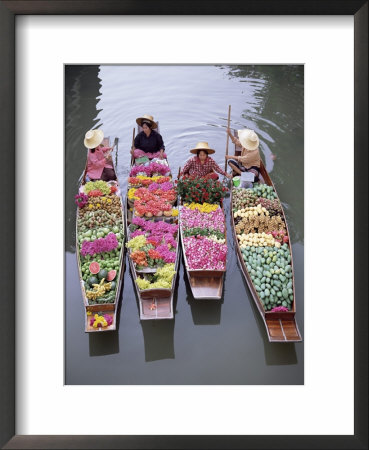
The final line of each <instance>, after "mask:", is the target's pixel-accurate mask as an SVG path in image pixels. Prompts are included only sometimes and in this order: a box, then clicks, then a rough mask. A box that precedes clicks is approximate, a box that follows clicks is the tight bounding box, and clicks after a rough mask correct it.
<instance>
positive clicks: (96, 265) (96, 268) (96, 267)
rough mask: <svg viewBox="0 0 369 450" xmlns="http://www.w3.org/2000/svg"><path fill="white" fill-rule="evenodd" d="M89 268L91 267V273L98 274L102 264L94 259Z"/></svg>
mask: <svg viewBox="0 0 369 450" xmlns="http://www.w3.org/2000/svg"><path fill="white" fill-rule="evenodd" d="M89 269H90V272H91V273H93V274H94V275H96V274H97V273H99V272H100V264H99V263H98V262H96V261H93V262H92V263H91V264H90V267H89Z"/></svg>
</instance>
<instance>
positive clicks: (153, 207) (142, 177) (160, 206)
mask: <svg viewBox="0 0 369 450" xmlns="http://www.w3.org/2000/svg"><path fill="white" fill-rule="evenodd" d="M128 181H129V190H128V200H129V202H130V204H131V205H133V216H132V220H131V223H130V225H129V241H128V242H127V244H126V246H127V248H128V249H129V257H130V259H131V262H132V263H133V267H134V270H135V272H136V277H135V281H136V285H137V287H138V289H139V291H146V290H149V289H171V288H172V282H173V278H174V276H175V274H176V270H175V262H176V258H177V251H178V228H179V226H178V224H177V223H173V221H174V220H175V219H176V217H177V216H178V209H177V208H175V207H174V206H173V205H174V204H175V202H176V200H177V191H176V188H175V186H174V184H173V182H172V179H171V176H170V169H169V166H168V165H167V162H166V160H163V161H162V162H161V163H159V162H151V163H150V164H148V165H138V166H134V167H133V168H132V170H131V172H130V178H129V180H128ZM163 219H164V220H163Z"/></svg>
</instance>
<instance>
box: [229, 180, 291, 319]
mask: <svg viewBox="0 0 369 450" xmlns="http://www.w3.org/2000/svg"><path fill="white" fill-rule="evenodd" d="M232 211H233V220H234V228H235V232H236V236H237V241H238V245H239V248H240V250H241V254H242V258H243V260H244V262H245V265H246V269H247V271H248V273H249V275H250V277H251V279H252V281H253V284H254V287H255V289H256V291H257V294H258V297H259V300H260V303H261V304H262V306H263V308H264V310H265V311H272V312H273V311H278V312H283V311H290V310H291V309H292V304H293V299H294V297H293V274H292V268H291V265H290V263H291V250H290V247H289V245H288V244H289V238H288V234H287V227H286V224H285V221H284V216H283V212H282V206H281V203H280V201H279V200H278V198H277V194H276V192H275V191H274V189H273V187H272V186H267V185H265V184H260V183H255V184H254V186H253V188H252V189H243V188H233V190H232Z"/></svg>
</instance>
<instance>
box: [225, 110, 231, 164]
mask: <svg viewBox="0 0 369 450" xmlns="http://www.w3.org/2000/svg"><path fill="white" fill-rule="evenodd" d="M230 122H231V105H229V106H228V125H227V129H228V128H229V124H230ZM228 143H229V135H228V133H227V145H226V156H228ZM224 171H225V172H226V171H227V158H225V163H224Z"/></svg>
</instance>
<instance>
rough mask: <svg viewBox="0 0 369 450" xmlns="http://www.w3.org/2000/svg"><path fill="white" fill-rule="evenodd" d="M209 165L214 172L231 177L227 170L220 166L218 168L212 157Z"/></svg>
mask: <svg viewBox="0 0 369 450" xmlns="http://www.w3.org/2000/svg"><path fill="white" fill-rule="evenodd" d="M211 167H212V169H213V170H215V172H218V173H220V174H221V175H224V176H225V177H227V178H232V176H231V175H230V174H228V173H227V172H225V171H224V170H223V169H222V168H220V167H219V166H218V164H217V163H216V162H215V161H214V159H213V158H211Z"/></svg>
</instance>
